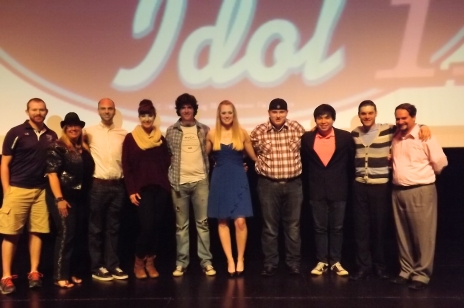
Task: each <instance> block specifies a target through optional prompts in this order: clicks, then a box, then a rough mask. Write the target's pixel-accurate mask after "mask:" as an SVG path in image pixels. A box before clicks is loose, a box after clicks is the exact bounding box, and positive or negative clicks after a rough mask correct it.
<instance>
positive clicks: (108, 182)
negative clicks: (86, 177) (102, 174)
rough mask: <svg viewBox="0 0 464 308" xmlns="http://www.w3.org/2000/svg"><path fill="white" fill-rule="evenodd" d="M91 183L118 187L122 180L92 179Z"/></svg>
mask: <svg viewBox="0 0 464 308" xmlns="http://www.w3.org/2000/svg"><path fill="white" fill-rule="evenodd" d="M93 182H94V183H97V184H101V185H120V184H122V183H123V180H122V179H117V180H104V179H98V178H93Z"/></svg>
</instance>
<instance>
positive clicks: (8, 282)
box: [0, 275, 18, 294]
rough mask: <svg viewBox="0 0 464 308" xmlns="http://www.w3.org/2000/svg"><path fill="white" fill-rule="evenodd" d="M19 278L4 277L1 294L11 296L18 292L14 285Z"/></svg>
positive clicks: (0, 283) (0, 284) (1, 283)
mask: <svg viewBox="0 0 464 308" xmlns="http://www.w3.org/2000/svg"><path fill="white" fill-rule="evenodd" d="M16 278H18V276H16V275H13V276H8V277H3V278H2V281H1V282H0V292H1V293H2V294H10V293H12V292H14V291H15V290H16V287H15V285H14V283H13V279H16Z"/></svg>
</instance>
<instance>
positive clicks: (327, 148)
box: [314, 128, 335, 166]
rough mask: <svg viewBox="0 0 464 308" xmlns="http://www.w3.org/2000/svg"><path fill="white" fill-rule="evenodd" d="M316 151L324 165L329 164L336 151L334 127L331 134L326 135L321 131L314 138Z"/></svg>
mask: <svg viewBox="0 0 464 308" xmlns="http://www.w3.org/2000/svg"><path fill="white" fill-rule="evenodd" d="M314 152H316V154H317V156H319V159H320V160H321V161H322V163H323V164H324V166H327V165H328V164H329V161H330V159H332V156H333V154H334V153H335V133H334V130H333V128H332V131H331V132H330V134H328V135H327V136H325V137H324V136H322V135H320V134H319V133H317V134H316V138H315V139H314Z"/></svg>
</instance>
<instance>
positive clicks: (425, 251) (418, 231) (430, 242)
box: [392, 184, 437, 283]
mask: <svg viewBox="0 0 464 308" xmlns="http://www.w3.org/2000/svg"><path fill="white" fill-rule="evenodd" d="M392 202H393V214H394V218H395V224H396V235H397V240H398V248H399V254H400V266H401V271H400V274H399V276H401V277H403V278H406V279H411V280H415V281H420V282H423V283H428V282H429V280H430V276H431V275H432V271H433V259H434V256H435V237H436V233H437V191H436V189H435V184H430V185H422V186H416V187H413V188H393V192H392Z"/></svg>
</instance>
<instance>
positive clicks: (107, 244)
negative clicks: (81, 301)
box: [89, 181, 126, 273]
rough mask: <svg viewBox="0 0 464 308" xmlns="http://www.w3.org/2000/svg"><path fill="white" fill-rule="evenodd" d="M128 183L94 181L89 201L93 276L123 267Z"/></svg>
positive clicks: (90, 250) (90, 249) (90, 251)
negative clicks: (121, 241) (120, 241)
mask: <svg viewBox="0 0 464 308" xmlns="http://www.w3.org/2000/svg"><path fill="white" fill-rule="evenodd" d="M125 198H126V191H125V189H124V183H123V182H122V181H121V182H120V183H119V184H110V185H108V184H102V183H99V182H95V181H94V182H93V184H92V188H91V190H90V199H89V253H90V262H91V270H92V273H94V272H96V271H98V269H99V268H100V267H106V268H107V269H109V270H114V269H115V268H116V267H119V258H118V255H117V251H118V238H119V226H120V219H121V217H120V213H121V209H122V206H123V205H124V201H125V200H126V199H125Z"/></svg>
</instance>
